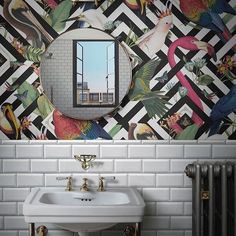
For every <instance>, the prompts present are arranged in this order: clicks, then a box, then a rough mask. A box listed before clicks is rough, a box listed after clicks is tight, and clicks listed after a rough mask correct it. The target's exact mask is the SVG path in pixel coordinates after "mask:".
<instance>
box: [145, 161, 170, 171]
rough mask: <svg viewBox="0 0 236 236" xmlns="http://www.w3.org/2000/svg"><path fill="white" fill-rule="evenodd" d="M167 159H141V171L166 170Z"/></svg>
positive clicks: (167, 166) (167, 165) (167, 167)
mask: <svg viewBox="0 0 236 236" xmlns="http://www.w3.org/2000/svg"><path fill="white" fill-rule="evenodd" d="M168 171H169V160H143V172H159V173H160V172H168Z"/></svg>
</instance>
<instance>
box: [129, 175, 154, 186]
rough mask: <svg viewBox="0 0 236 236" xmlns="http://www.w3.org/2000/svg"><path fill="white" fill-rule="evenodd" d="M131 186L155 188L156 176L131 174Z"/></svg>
mask: <svg viewBox="0 0 236 236" xmlns="http://www.w3.org/2000/svg"><path fill="white" fill-rule="evenodd" d="M128 180H129V182H128V184H129V186H136V187H154V186H155V182H156V181H155V175H154V174H129V175H128Z"/></svg>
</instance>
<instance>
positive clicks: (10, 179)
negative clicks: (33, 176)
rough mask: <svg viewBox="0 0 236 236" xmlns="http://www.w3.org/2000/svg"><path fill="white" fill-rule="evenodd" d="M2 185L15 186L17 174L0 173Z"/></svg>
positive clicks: (0, 184)
mask: <svg viewBox="0 0 236 236" xmlns="http://www.w3.org/2000/svg"><path fill="white" fill-rule="evenodd" d="M0 186H2V187H3V186H4V187H15V186H16V175H15V174H0Z"/></svg>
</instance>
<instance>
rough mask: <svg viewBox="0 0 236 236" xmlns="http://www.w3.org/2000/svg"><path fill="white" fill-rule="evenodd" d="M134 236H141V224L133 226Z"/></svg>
mask: <svg viewBox="0 0 236 236" xmlns="http://www.w3.org/2000/svg"><path fill="white" fill-rule="evenodd" d="M135 236H141V223H140V222H138V223H136V224H135Z"/></svg>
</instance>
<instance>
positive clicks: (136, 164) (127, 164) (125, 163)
mask: <svg viewBox="0 0 236 236" xmlns="http://www.w3.org/2000/svg"><path fill="white" fill-rule="evenodd" d="M115 171H116V172H129V173H130V172H141V171H142V161H141V160H130V159H129V160H115Z"/></svg>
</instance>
